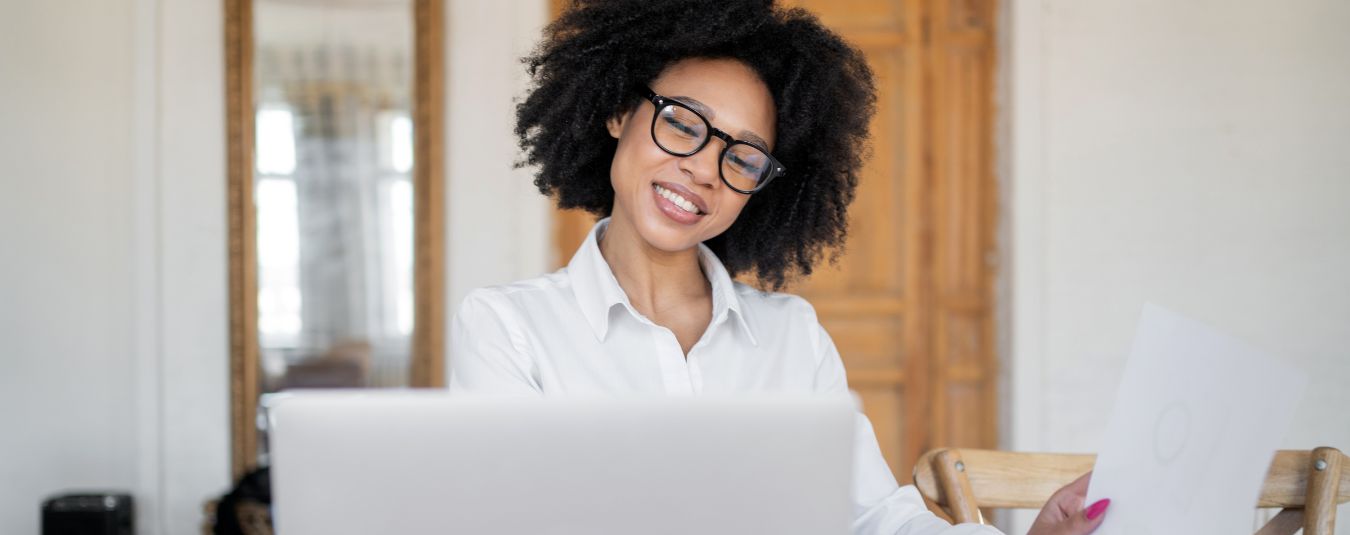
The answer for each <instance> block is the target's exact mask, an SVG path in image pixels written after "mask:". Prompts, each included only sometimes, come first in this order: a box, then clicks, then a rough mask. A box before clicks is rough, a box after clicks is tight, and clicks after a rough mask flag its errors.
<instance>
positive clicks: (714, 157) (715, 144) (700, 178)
mask: <svg viewBox="0 0 1350 535" xmlns="http://www.w3.org/2000/svg"><path fill="white" fill-rule="evenodd" d="M722 143H723V142H722V140H720V139H717V138H716V137H714V138H713V139H712V140H711V141H709V142H708V144H707V145H704V147H703V150H700V151H698V152H696V153H694V154H691V155H689V156H685V157H683V158H680V164H679V165H680V170H682V171H684V172H685V174H687V175H689V178H690V179H691V180H693V181H694V183H695V184H698V185H700V186H707V187H710V188H713V187H717V184H718V183H719V182H720V181H721V178H719V176H720V175H719V174H718V173H719V169H718V168H719V167H721V165H722V148H723V145H722Z"/></svg>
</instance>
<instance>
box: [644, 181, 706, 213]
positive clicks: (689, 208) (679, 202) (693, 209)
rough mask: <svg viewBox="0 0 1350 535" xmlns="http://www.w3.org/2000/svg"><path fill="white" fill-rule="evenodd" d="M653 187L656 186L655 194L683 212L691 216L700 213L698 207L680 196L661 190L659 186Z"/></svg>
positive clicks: (664, 189)
mask: <svg viewBox="0 0 1350 535" xmlns="http://www.w3.org/2000/svg"><path fill="white" fill-rule="evenodd" d="M653 185H654V186H656V193H657V194H658V195H660V196H662V197H665V198H666V200H668V201H670V202H671V204H674V205H675V206H678V207H680V208H681V209H683V210H684V211H686V212H689V213H691V214H697V213H700V212H699V211H698V206H696V205H695V204H694V203H692V202H689V199H686V198H684V197H681V196H680V194H678V193H675V192H673V191H670V190H668V189H666V188H663V187H661V186H660V185H656V184H653Z"/></svg>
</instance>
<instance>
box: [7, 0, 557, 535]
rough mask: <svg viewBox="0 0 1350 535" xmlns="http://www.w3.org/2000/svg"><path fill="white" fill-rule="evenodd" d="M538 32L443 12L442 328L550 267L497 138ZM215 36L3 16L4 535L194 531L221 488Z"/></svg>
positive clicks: (87, 12) (193, 19)
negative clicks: (74, 511) (105, 521)
mask: <svg viewBox="0 0 1350 535" xmlns="http://www.w3.org/2000/svg"><path fill="white" fill-rule="evenodd" d="M546 14H547V7H546V4H545V3H544V2H543V0H519V1H515V2H509V3H499V2H478V1H474V0H451V1H449V2H447V14H446V16H447V30H448V31H447V37H448V38H447V41H448V43H447V58H448V60H449V62H450V66H449V73H448V75H449V80H448V84H447V85H448V87H447V93H448V94H447V98H448V104H449V105H448V110H449V113H448V117H447V119H448V123H449V124H448V135H447V138H448V139H447V149H448V153H447V156H448V161H447V163H448V169H449V176H450V177H451V179H450V183H449V184H448V187H447V201H448V206H449V211H450V217H449V218H448V226H449V229H448V230H449V234H448V235H449V236H450V241H451V243H450V247H449V251H450V255H451V256H450V262H449V266H450V284H449V289H448V292H447V293H448V294H449V295H448V297H449V298H450V299H451V310H452V311H453V310H454V305H455V304H457V303H458V300H459V299H460V298H461V297H462V296H463V294H464V293H466V292H467V291H468V290H469V289H471V288H473V287H477V286H482V285H487V284H495V283H501V282H507V281H510V280H514V279H518V278H523V277H527V276H533V275H536V274H538V273H540V272H542V271H543V270H544V269H546V268H547V267H548V265H550V263H551V261H552V259H551V258H550V257H549V254H550V250H551V248H550V247H549V243H550V242H549V239H550V238H549V237H550V236H551V234H550V230H549V223H550V220H549V216H548V213H549V212H548V210H547V201H546V200H544V199H542V197H540V196H539V195H538V194H536V193H533V189H532V186H531V185H530V175H529V173H528V172H522V171H513V170H512V166H511V164H512V163H513V162H514V160H515V157H516V156H515V154H516V148H515V140H514V137H513V136H512V135H511V122H510V121H509V120H506V119H505V118H508V117H510V116H511V113H512V111H513V109H514V108H513V100H512V99H513V97H514V96H515V95H518V94H519V93H520V92H521V90H522V89H523V87H524V82H525V77H524V73H523V69H522V68H521V66H520V64H519V63H518V62H517V61H516V58H518V57H519V56H520V55H522V54H524V53H525V52H526V51H528V50H529V47H530V46H531V45H532V44H533V41H534V39H536V38H537V35H538V31H539V28H540V27H542V25H543V23H544V20H545V17H546ZM222 25H223V20H222V16H221V6H220V3H219V1H218V0H116V1H108V0H96V1H95V0H84V1H70V2H9V3H6V4H5V5H4V6H3V8H0V118H3V122H0V161H4V162H6V167H5V170H4V171H2V172H0V180H3V182H0V188H3V189H0V191H2V192H3V194H0V251H3V253H0V254H3V261H0V340H4V341H5V349H4V351H3V352H0V359H2V360H0V365H3V368H0V369H3V373H0V429H3V430H4V432H3V433H0V481H3V482H4V484H3V485H0V533H36V532H37V530H38V507H39V503H40V500H41V499H42V498H43V497H44V496H46V495H49V494H52V493H55V492H58V491H61V490H65V489H70V488H115V489H125V490H129V491H131V492H133V494H134V495H135V497H136V499H137V501H138V504H137V507H138V522H139V531H140V532H141V533H165V534H168V533H191V532H194V531H195V529H196V526H197V525H198V524H199V523H200V522H201V506H202V503H203V502H205V501H206V500H208V499H210V498H212V497H214V496H217V495H219V494H220V493H222V492H224V491H225V490H227V489H228V487H229V485H230V481H229V457H228V443H229V442H228V441H229V431H228V395H229V394H228V377H229V375H228V338H227V321H228V320H227V296H226V286H227V280H226V259H227V251H226V217H225V206H226V197H225V164H224V151H225V139H224V122H223V118H224V95H223V87H224V86H223V84H224V80H223V73H224V63H223V49H222V39H223V36H222V32H223V30H222Z"/></svg>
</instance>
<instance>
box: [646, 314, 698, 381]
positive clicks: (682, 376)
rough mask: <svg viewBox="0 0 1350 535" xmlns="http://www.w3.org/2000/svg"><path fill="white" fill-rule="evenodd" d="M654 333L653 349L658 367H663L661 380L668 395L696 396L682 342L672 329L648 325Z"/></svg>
mask: <svg viewBox="0 0 1350 535" xmlns="http://www.w3.org/2000/svg"><path fill="white" fill-rule="evenodd" d="M648 329H650V332H651V333H652V349H653V351H654V352H655V353H656V362H657V365H658V366H660V367H661V378H662V381H663V383H664V384H665V387H666V394H669V395H672V396H692V395H694V381H693V378H692V377H691V376H690V370H689V363H688V362H687V361H686V360H685V358H684V351H683V350H681V349H680V341H679V340H677V339H676V338H675V333H673V332H670V329H667V328H665V327H661V326H658V325H655V324H651V323H649V324H648Z"/></svg>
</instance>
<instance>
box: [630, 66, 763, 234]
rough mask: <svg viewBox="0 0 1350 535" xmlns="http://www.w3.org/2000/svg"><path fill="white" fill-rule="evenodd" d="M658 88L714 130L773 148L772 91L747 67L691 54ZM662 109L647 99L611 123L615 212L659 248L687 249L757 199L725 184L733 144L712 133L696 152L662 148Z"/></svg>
mask: <svg viewBox="0 0 1350 535" xmlns="http://www.w3.org/2000/svg"><path fill="white" fill-rule="evenodd" d="M651 89H652V91H654V92H655V93H656V94H658V95H661V96H663V97H667V98H670V99H674V100H677V101H680V102H682V103H684V104H686V105H688V106H690V107H692V108H694V109H696V110H698V111H699V112H700V113H702V114H703V116H704V117H706V118H707V119H708V121H709V122H710V123H712V126H713V127H714V128H717V129H720V130H722V131H724V132H726V133H728V134H730V135H731V136H732V137H734V138H736V139H739V140H746V141H754V142H756V143H762V144H764V145H766V146H765V148H767V149H769V150H770V151H772V150H773V140H774V126H775V125H774V116H775V115H774V106H773V96H772V95H771V94H770V93H769V88H768V87H767V86H765V85H764V82H763V81H761V80H760V79H759V76H758V75H756V74H755V72H754V71H752V70H750V68H749V67H747V66H746V65H745V64H743V63H740V62H738V61H735V60H727V59H686V60H683V61H680V62H678V63H675V64H673V65H671V66H670V67H668V68H667V69H666V70H665V71H664V72H662V73H661V75H660V76H659V77H658V78H657V79H656V80H654V81H653V82H652V83H651ZM655 112H656V109H655V107H654V106H653V105H652V103H651V102H650V101H646V100H644V101H643V102H642V104H641V105H639V106H638V107H637V108H636V109H634V110H633V111H632V112H629V113H628V114H626V115H624V116H622V117H619V118H615V119H613V120H610V121H609V123H608V124H607V126H608V127H609V133H610V135H612V136H614V137H615V138H617V139H618V140H619V146H618V149H617V150H616V152H615V153H614V162H613V164H612V165H611V166H610V171H609V178H610V183H611V184H612V185H613V187H614V210H613V217H614V219H615V220H622V221H623V222H625V223H627V224H630V225H631V226H632V227H633V228H635V229H636V231H637V233H638V235H639V236H641V237H642V238H643V240H645V241H646V242H647V244H648V245H650V246H652V247H655V248H656V249H659V250H662V251H668V252H677V251H684V250H687V249H689V248H692V247H695V246H697V245H698V244H699V243H702V242H703V241H705V240H708V239H709V238H713V237H715V236H717V235H719V234H721V233H722V232H724V231H726V230H727V228H729V227H730V226H731V224H732V223H733V222H734V221H736V216H738V215H740V213H741V209H742V208H744V207H745V203H746V201H748V200H749V199H750V196H749V195H744V194H741V193H738V192H736V191H735V190H732V189H731V188H729V187H727V185H726V184H725V183H723V182H722V179H721V175H719V172H718V169H719V167H720V160H719V158H720V156H721V154H722V149H723V148H725V146H726V144H725V142H723V141H722V140H721V139H718V138H716V137H714V138H712V140H711V141H709V142H708V144H707V146H705V147H703V149H702V150H700V151H699V152H697V153H694V154H693V155H690V156H674V155H671V154H669V153H667V152H665V151H664V150H661V147H658V146H657V145H656V143H655V142H653V141H652V135H651V126H652V114H654V113H655ZM691 206H692V207H693V211H690V210H689V208H690V207H691ZM616 222H617V221H616Z"/></svg>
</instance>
